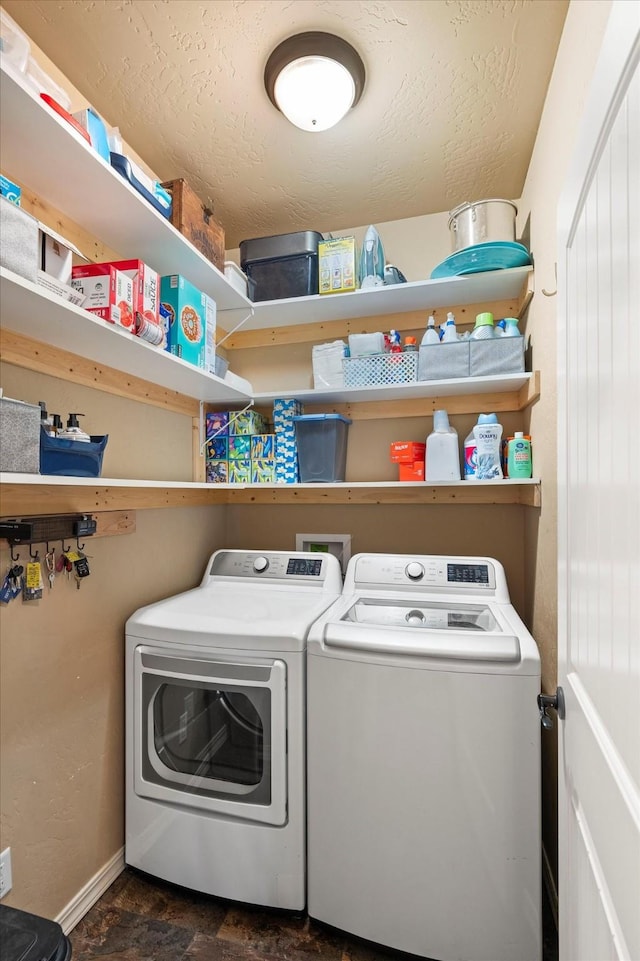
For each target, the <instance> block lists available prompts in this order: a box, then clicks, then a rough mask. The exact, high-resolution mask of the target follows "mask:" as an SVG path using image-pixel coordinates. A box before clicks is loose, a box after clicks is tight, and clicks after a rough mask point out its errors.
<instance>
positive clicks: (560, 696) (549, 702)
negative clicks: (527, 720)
mask: <svg viewBox="0 0 640 961" xmlns="http://www.w3.org/2000/svg"><path fill="white" fill-rule="evenodd" d="M538 707H539V708H540V723H541V724H542V726H543V728H544V729H545V731H550V730H551V729H552V727H553V719H552V718H550V717H549V715H548V714H547V710H548V709H549V708H550V707H552V708H553V709H554V711H557V713H558V717H559V718H560V720H561V721H564V717H565V710H564V691H563V690H562V688H561V687H558V688H556V693H555V694H538Z"/></svg>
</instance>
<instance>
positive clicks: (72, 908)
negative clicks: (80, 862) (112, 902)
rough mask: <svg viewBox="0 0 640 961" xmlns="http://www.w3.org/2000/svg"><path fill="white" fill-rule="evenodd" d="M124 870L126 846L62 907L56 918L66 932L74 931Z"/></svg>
mask: <svg viewBox="0 0 640 961" xmlns="http://www.w3.org/2000/svg"><path fill="white" fill-rule="evenodd" d="M123 871H124V848H123V847H122V848H120V850H119V851H118V852H117V853H116V854H114V856H113V857H112V858H111V859H110V860H109V861H107V863H106V864H105V865H103V867H101V868H100V870H99V871H98V872H97V873H96V874H94V875H93V877H92V878H91V879H90V880H89V881H87V883H86V884H85V886H84V887H83V888H81V890H80V891H78V893H77V894H76V896H75V897H74V898H72V899H71V901H69V903H68V904H67V906H66V907H65V908H63V909H62V911H61V912H60V914H59V915H58V917H57V918H56V919H55V920H56V921H57V922H58V924H59V925H60V926H61V928H62V930H63V931H64V933H65V934H69V931H73V929H74V928H75V926H76V924H78V922H79V921H81V920H82V918H83V917H84V916H85V914H86V913H87V911H88V910H89V908H91V907H93V905H94V904H95V903H96V901H97V900H98V898H100V897H102V895H103V894H104V892H105V891H106V890H107V888H108V887H109V886H110V885H111V884H113V882H114V881H115V879H116V878H117V877H118V875H119V874H122V872H123Z"/></svg>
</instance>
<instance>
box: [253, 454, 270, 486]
mask: <svg viewBox="0 0 640 961" xmlns="http://www.w3.org/2000/svg"><path fill="white" fill-rule="evenodd" d="M275 482H276V462H275V461H274V460H271V459H267V460H252V461H251V483H252V484H275Z"/></svg>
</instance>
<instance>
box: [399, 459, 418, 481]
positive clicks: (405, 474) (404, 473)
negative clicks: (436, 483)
mask: <svg viewBox="0 0 640 961" xmlns="http://www.w3.org/2000/svg"><path fill="white" fill-rule="evenodd" d="M398 480H400V481H423V480H424V461H423V460H417V461H415V463H413V464H398Z"/></svg>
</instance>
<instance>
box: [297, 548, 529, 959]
mask: <svg viewBox="0 0 640 961" xmlns="http://www.w3.org/2000/svg"><path fill="white" fill-rule="evenodd" d="M539 690H540V659H539V655H538V649H537V646H536V643H535V641H534V639H533V638H532V636H531V634H530V633H529V632H528V631H527V629H526V627H525V626H524V624H523V623H522V621H521V620H520V618H519V617H518V615H517V613H516V611H515V610H514V608H513V607H512V605H511V603H510V601H509V594H508V591H507V583H506V579H505V575H504V570H503V568H502V566H501V565H500V564H499V563H498V561H495V560H492V559H490V558H480V557H441V556H438V557H436V556H425V555H418V556H416V555H410V556H403V555H392V554H359V555H356V556H354V557H352V558H351V560H350V562H349V565H348V567H347V571H346V574H345V584H344V591H343V596H342V597H341V598H340V600H338V601H337V602H336V603H335V604H334V605H333V606H332V607H331V608H329V609H328V610H327V611H326V612H325V613H324V614H322V615H321V616H320V618H319V619H318V621H317V622H316V623H315V624H314V626H313V627H312V629H311V631H310V633H309V639H308V643H307V732H308V746H307V764H308V823H309V835H308V910H309V914H310V915H311V916H312V917H314V918H317V919H319V920H321V921H325V922H327V923H328V924H331V925H333V926H335V927H337V928H342V929H343V930H345V931H349V932H351V933H353V934H356V935H359V936H360V937H363V938H366V939H368V940H370V941H375V942H378V943H379V944H384V945H387V946H388V947H390V948H393V949H396V950H398V951H407V952H411V953H412V954H417V955H420V956H421V957H426V958H430V959H437V961H540V953H541V907H540V899H541V873H540V861H541V847H540V718H539V711H538V705H537V695H538V693H539Z"/></svg>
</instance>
